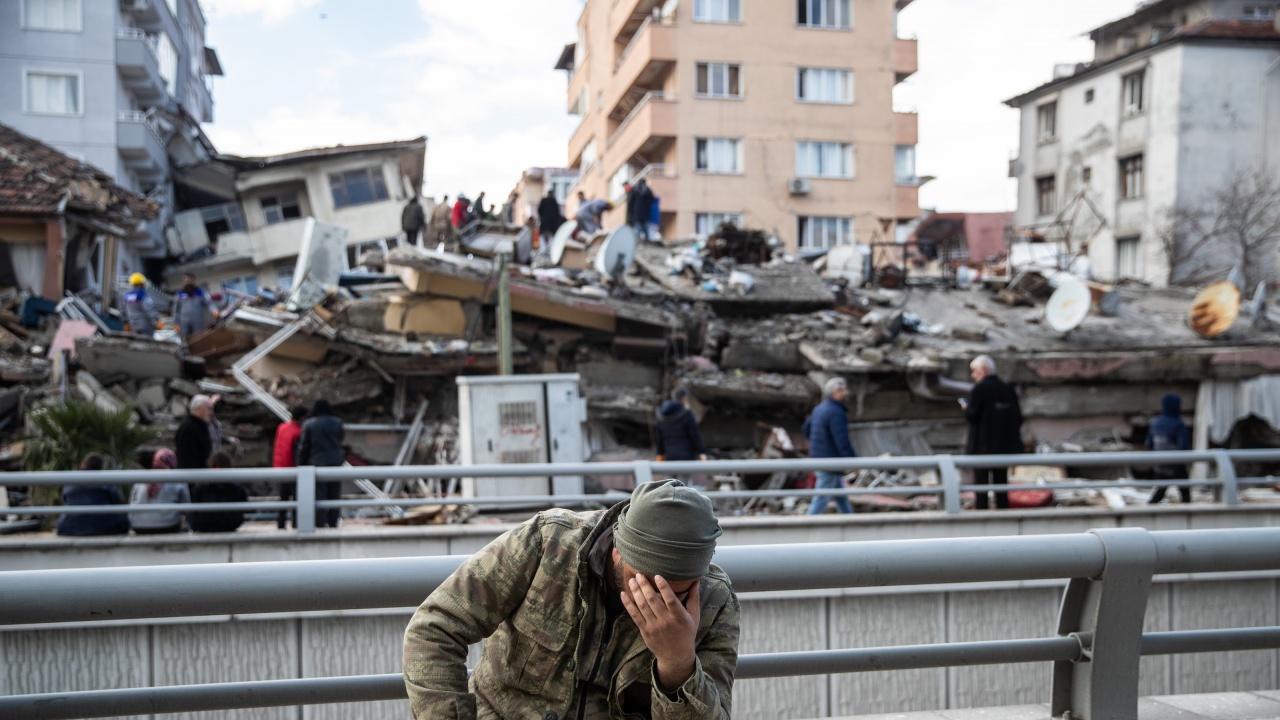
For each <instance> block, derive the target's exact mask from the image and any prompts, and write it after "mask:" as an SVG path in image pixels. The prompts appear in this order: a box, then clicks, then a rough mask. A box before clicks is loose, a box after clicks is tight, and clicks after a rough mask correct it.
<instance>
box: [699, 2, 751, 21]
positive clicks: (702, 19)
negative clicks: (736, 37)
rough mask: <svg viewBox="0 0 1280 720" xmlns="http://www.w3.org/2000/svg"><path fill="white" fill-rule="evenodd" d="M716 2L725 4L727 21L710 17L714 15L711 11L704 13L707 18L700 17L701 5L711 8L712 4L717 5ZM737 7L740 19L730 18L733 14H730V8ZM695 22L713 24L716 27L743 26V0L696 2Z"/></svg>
mask: <svg viewBox="0 0 1280 720" xmlns="http://www.w3.org/2000/svg"><path fill="white" fill-rule="evenodd" d="M715 2H721V3H723V7H724V9H725V17H726V19H725V20H717V19H715V18H712V17H710V15H712V14H714V13H711V12H709V11H708V12H706V13H704V15H706V17H699V16H698V5H699V4H702V5H703V6H704V7H706V8H710V7H711V5H712V3H715ZM735 5H736V6H737V8H738V17H736V18H734V17H729V16H730V15H732V13H731V12H729V11H730V8H732V7H734V6H735ZM693 21H694V22H698V23H711V24H715V25H741V24H742V0H694V2H693Z"/></svg>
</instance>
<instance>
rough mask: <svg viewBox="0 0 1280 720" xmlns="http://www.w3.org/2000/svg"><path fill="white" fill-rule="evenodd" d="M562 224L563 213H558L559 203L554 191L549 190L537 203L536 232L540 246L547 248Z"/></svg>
mask: <svg viewBox="0 0 1280 720" xmlns="http://www.w3.org/2000/svg"><path fill="white" fill-rule="evenodd" d="M563 224H564V213H562V212H560V201H559V200H556V191H555V189H554V188H553V189H551V190H548V191H547V194H546V196H545V197H543V198H542V202H540V203H538V226H539V227H538V230H539V234H540V235H541V236H542V244H543V245H546V246H549V245H550V244H551V238H553V237H555V234H556V231H557V230H559V229H560V226H561V225H563Z"/></svg>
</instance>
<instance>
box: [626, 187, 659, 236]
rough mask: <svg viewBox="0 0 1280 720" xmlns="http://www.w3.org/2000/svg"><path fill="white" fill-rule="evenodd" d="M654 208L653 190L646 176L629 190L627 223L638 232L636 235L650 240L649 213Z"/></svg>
mask: <svg viewBox="0 0 1280 720" xmlns="http://www.w3.org/2000/svg"><path fill="white" fill-rule="evenodd" d="M652 210H653V191H652V190H650V189H649V183H648V182H646V181H645V179H644V178H640V182H638V183H636V184H635V186H633V187H632V188H631V190H630V191H629V192H627V224H628V225H630V226H631V228H632V229H633V230H635V232H636V237H638V238H640V239H641V240H644V241H646V242H647V241H648V240H649V213H650V212H651V211H652Z"/></svg>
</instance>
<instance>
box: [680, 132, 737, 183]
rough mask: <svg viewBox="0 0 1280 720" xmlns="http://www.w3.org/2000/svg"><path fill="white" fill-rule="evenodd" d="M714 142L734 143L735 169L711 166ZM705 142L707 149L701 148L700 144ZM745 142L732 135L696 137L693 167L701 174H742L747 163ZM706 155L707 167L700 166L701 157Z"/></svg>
mask: <svg viewBox="0 0 1280 720" xmlns="http://www.w3.org/2000/svg"><path fill="white" fill-rule="evenodd" d="M713 142H722V143H732V144H733V145H732V147H733V149H734V153H733V155H734V165H735V166H736V167H735V169H733V170H716V169H712V168H711V163H710V160H711V144H712V143H713ZM704 144H705V150H703V149H700V148H699V146H700V145H704ZM744 145H745V143H744V142H743V141H742V138H730V137H695V138H694V139H693V169H694V172H696V173H697V174H699V175H742V174H743V168H744V166H745V165H746V156H745V150H744ZM703 156H705V157H706V159H707V167H705V168H702V167H699V166H698V160H699V158H700V157H703Z"/></svg>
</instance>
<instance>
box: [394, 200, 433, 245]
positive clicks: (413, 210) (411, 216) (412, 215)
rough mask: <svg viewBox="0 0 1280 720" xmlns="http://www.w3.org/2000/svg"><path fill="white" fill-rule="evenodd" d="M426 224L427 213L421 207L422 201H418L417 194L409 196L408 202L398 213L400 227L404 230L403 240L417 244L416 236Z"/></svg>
mask: <svg viewBox="0 0 1280 720" xmlns="http://www.w3.org/2000/svg"><path fill="white" fill-rule="evenodd" d="M426 224H427V213H426V211H425V210H423V209H422V203H420V202H418V196H417V195H414V196H413V197H411V198H409V202H408V204H406V205H405V206H404V211H403V212H401V213H400V229H401V230H404V237H405V242H406V243H408V244H410V245H417V244H418V238H419V237H420V236H421V234H422V230H423V228H424V227H426Z"/></svg>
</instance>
